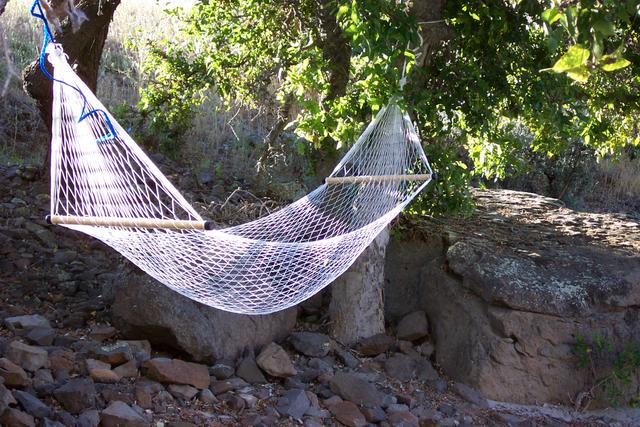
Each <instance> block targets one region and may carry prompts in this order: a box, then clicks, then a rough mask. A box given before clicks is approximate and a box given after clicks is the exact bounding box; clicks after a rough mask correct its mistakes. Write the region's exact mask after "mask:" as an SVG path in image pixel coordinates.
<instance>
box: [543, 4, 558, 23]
mask: <svg viewBox="0 0 640 427" xmlns="http://www.w3.org/2000/svg"><path fill="white" fill-rule="evenodd" d="M560 18H562V13H560V11H559V10H558V8H557V7H552V8H551V9H547V10H545V11H544V12H542V19H543V20H544V21H545V22H546V23H548V24H549V25H551V24H553V23H554V22H556V21H557V20H558V19H560Z"/></svg>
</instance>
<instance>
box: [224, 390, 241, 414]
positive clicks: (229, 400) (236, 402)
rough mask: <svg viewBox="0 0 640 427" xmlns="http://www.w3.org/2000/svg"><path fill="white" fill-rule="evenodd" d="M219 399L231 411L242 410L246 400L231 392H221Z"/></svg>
mask: <svg viewBox="0 0 640 427" xmlns="http://www.w3.org/2000/svg"><path fill="white" fill-rule="evenodd" d="M218 399H220V401H222V402H224V403H225V404H226V405H227V406H228V407H229V408H230V409H231V410H233V411H238V412H240V411H242V410H243V409H244V407H245V406H246V402H245V401H244V399H243V398H241V397H240V396H238V395H235V394H231V393H223V394H221V395H219V396H218Z"/></svg>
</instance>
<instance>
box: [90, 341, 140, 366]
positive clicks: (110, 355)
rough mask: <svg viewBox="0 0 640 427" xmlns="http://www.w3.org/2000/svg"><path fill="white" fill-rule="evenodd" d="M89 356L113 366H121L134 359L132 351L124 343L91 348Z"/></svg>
mask: <svg viewBox="0 0 640 427" xmlns="http://www.w3.org/2000/svg"><path fill="white" fill-rule="evenodd" d="M89 356H90V357H93V358H94V359H97V360H100V361H101V362H105V363H108V364H110V365H113V366H118V365H122V364H123V363H126V362H128V361H129V360H133V358H134V356H133V351H132V349H131V347H130V346H129V344H127V343H126V342H116V343H115V344H110V345H105V346H102V347H99V348H93V349H91V351H89Z"/></svg>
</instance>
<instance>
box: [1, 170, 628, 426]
mask: <svg viewBox="0 0 640 427" xmlns="http://www.w3.org/2000/svg"><path fill="white" fill-rule="evenodd" d="M37 172H38V171H37V170H35V169H33V168H27V167H14V168H8V169H5V170H0V283H1V284H2V286H0V299H1V300H2V303H1V305H0V319H1V320H2V325H1V326H0V356H2V357H1V358H0V378H2V380H1V382H2V384H0V424H2V425H6V426H35V425H42V426H76V425H77V426H98V425H103V426H148V425H150V426H192V425H197V426H201V425H202V426H217V425H242V426H259V425H264V426H270V425H305V426H321V425H341V424H342V425H346V426H365V425H381V426H476V425H478V426H482V425H486V426H592V425H619V426H625V425H629V426H631V425H638V424H637V421H638V420H640V417H638V416H637V415H636V414H634V413H633V412H632V411H629V410H628V411H618V412H615V411H603V412H592V413H574V412H571V411H569V410H568V409H566V408H559V407H552V406H541V407H536V406H519V405H510V404H506V403H499V402H493V401H489V400H487V399H485V398H483V397H482V396H481V395H480V394H479V393H478V392H477V391H475V390H473V389H471V388H469V387H467V386H465V385H464V384H461V383H456V382H454V381H451V380H449V379H448V378H446V377H444V376H443V375H442V374H441V372H439V370H438V366H434V365H433V364H432V353H433V345H432V343H431V342H430V340H429V328H428V323H427V319H426V316H425V314H424V313H423V312H420V311H417V312H413V313H410V314H408V315H407V316H405V317H404V318H403V319H401V320H400V322H399V323H398V324H397V326H396V327H394V328H393V335H384V334H382V335H377V336H374V337H371V338H369V339H366V340H364V341H363V342H361V343H359V344H358V345H357V346H356V347H355V348H352V349H351V348H345V347H343V346H342V345H340V344H339V343H337V342H335V341H333V340H331V339H330V338H329V337H328V336H327V335H326V334H324V333H323V332H324V331H325V327H326V323H325V322H323V320H324V317H323V316H322V311H321V310H322V309H321V308H320V309H319V311H318V313H316V315H315V316H314V315H313V309H311V308H309V309H307V312H305V316H304V317H303V318H304V319H305V322H300V323H299V327H298V328H297V329H298V332H294V333H292V334H291V335H290V336H289V337H288V338H286V339H285V340H283V341H281V342H278V343H275V342H274V343H270V344H267V345H265V346H263V347H262V348H261V349H260V351H259V352H257V353H256V354H254V353H253V352H246V353H245V354H244V355H243V356H242V357H240V358H239V359H238V360H217V361H215V363H210V364H203V363H194V362H193V361H190V360H188V358H187V357H185V356H184V355H183V354H178V353H176V352H172V351H171V350H168V349H166V348H160V347H158V348H154V347H152V346H151V344H150V343H149V342H148V341H146V340H135V341H134V340H128V339H126V337H124V336H121V333H120V331H118V330H117V329H116V328H114V327H113V326H111V323H112V322H111V314H110V309H109V306H108V305H107V304H106V303H105V302H104V298H103V295H102V283H104V282H114V281H118V280H121V278H122V277H125V276H126V275H128V274H130V273H131V272H132V271H134V269H135V268H134V267H132V266H131V265H130V264H129V263H128V262H126V261H125V260H123V259H122V258H121V257H119V256H118V255H117V254H115V253H113V252H112V251H110V250H109V249H108V248H105V247H104V246H103V245H102V244H101V243H99V242H96V241H93V240H91V239H88V238H85V237H84V236H81V235H79V234H77V233H73V232H71V231H68V230H66V229H63V228H52V227H49V226H47V225H46V223H45V222H44V216H45V214H46V212H47V210H48V195H47V193H48V185H47V184H46V183H45V182H44V181H40V180H37V179H34V177H35V175H37ZM301 310H302V309H301ZM316 310H318V309H317V308H316ZM234 333H238V334H241V333H242V331H235V332H234ZM634 416H636V418H633V417H634Z"/></svg>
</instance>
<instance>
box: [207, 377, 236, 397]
mask: <svg viewBox="0 0 640 427" xmlns="http://www.w3.org/2000/svg"><path fill="white" fill-rule="evenodd" d="M235 388H236V387H235V385H234V384H233V383H232V382H231V381H227V380H225V381H214V382H213V383H211V386H210V387H209V389H210V390H211V391H212V392H213V394H215V395H216V396H217V395H218V394H222V393H226V392H228V391H231V390H235Z"/></svg>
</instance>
